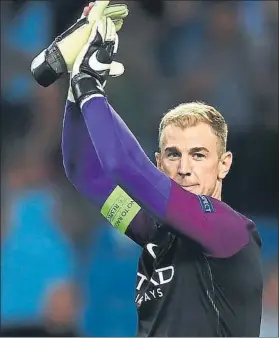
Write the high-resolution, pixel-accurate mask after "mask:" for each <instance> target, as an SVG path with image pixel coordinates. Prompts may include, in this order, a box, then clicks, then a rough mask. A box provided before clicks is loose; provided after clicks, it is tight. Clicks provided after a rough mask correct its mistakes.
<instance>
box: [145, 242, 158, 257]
mask: <svg viewBox="0 0 279 338" xmlns="http://www.w3.org/2000/svg"><path fill="white" fill-rule="evenodd" d="M155 246H158V245H156V244H153V243H148V244H147V245H146V249H147V251H148V252H149V253H150V255H151V256H152V257H153V258H154V259H156V255H155V252H154V250H153V248H154V247H155Z"/></svg>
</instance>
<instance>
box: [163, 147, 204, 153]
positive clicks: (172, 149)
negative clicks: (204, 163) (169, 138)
mask: <svg viewBox="0 0 279 338" xmlns="http://www.w3.org/2000/svg"><path fill="white" fill-rule="evenodd" d="M175 151H179V150H178V149H177V148H176V147H174V146H173V147H167V148H166V149H165V152H175ZM200 151H206V152H207V153H209V150H208V149H207V148H205V147H194V148H191V149H190V151H189V153H195V152H200Z"/></svg>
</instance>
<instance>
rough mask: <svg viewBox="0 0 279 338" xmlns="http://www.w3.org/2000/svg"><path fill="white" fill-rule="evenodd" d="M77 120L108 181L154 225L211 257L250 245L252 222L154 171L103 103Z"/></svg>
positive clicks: (89, 103) (93, 103)
mask: <svg viewBox="0 0 279 338" xmlns="http://www.w3.org/2000/svg"><path fill="white" fill-rule="evenodd" d="M82 114H83V116H84V121H85V124H86V126H87V129H88V131H89V134H90V137H91V140H92V142H93V145H94V148H95V149H96V152H97V155H98V158H99V160H100V163H101V165H102V167H103V169H104V170H105V172H106V173H107V175H109V177H110V178H111V179H112V181H113V182H115V183H116V184H118V185H119V186H120V187H121V188H122V189H124V190H125V191H126V192H127V193H128V194H129V195H130V196H131V197H132V198H133V200H134V201H136V202H137V203H138V204H139V205H140V206H141V207H142V208H143V209H144V210H146V211H147V212H148V213H149V214H150V215H151V216H152V217H154V218H155V219H156V220H157V221H159V222H160V223H164V224H167V225H168V226H169V227H170V230H171V231H173V232H175V233H178V234H180V235H182V236H187V237H188V238H190V239H192V240H193V241H195V242H197V243H198V244H200V245H201V246H202V247H203V250H204V252H205V253H206V254H208V255H212V256H215V257H229V256H231V255H233V254H234V253H236V252H237V251H239V250H240V249H241V248H242V247H244V246H245V245H246V244H247V243H248V242H249V239H250V233H251V229H252V228H253V227H254V224H253V223H252V221H250V220H248V219H247V218H245V217H244V216H242V215H240V214H239V213H237V212H235V211H234V210H233V209H231V208H230V207H229V206H228V205H226V204H225V203H223V202H221V201H218V200H215V199H213V198H210V197H208V196H197V195H194V194H192V193H190V192H187V191H185V190H183V189H182V188H181V187H180V186H179V185H177V184H176V183H175V182H174V181H172V180H171V179H170V178H169V177H167V176H166V175H165V174H164V173H163V172H161V171H160V170H158V169H157V168H156V167H155V166H154V165H153V163H152V162H151V161H150V160H149V159H148V158H147V156H146V154H145V153H144V151H143V150H142V148H141V147H140V145H139V143H138V142H137V140H136V139H135V137H134V136H133V134H132V133H131V131H130V130H129V129H128V127H127V126H126V125H125V123H124V122H123V120H122V119H121V118H120V116H119V115H118V114H117V113H116V112H115V111H114V110H113V108H112V107H111V106H110V105H109V103H108V101H107V99H106V98H104V97H92V98H89V99H87V100H86V101H85V102H84V103H83V105H82Z"/></svg>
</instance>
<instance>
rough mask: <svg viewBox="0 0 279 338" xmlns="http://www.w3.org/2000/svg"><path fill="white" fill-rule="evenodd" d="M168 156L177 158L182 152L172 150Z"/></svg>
mask: <svg viewBox="0 0 279 338" xmlns="http://www.w3.org/2000/svg"><path fill="white" fill-rule="evenodd" d="M167 156H168V158H177V157H180V153H179V152H178V151H172V152H170V153H168V155H167Z"/></svg>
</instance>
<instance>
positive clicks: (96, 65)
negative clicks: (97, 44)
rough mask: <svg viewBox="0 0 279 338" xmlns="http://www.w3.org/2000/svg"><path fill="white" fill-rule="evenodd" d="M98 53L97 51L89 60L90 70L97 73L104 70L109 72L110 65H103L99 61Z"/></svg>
mask: <svg viewBox="0 0 279 338" xmlns="http://www.w3.org/2000/svg"><path fill="white" fill-rule="evenodd" d="M97 52H98V51H97V50H96V52H94V53H93V54H92V55H91V56H90V58H89V60H88V64H89V66H90V68H92V69H93V70H95V71H96V72H102V71H104V70H109V69H110V64H106V63H101V62H99V61H98V60H97Z"/></svg>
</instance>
